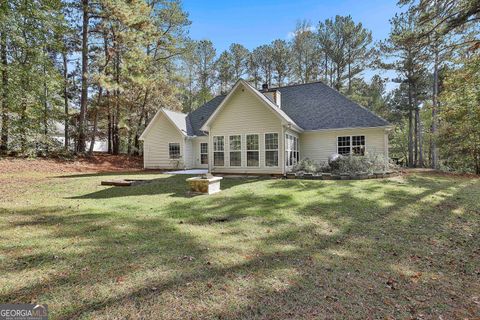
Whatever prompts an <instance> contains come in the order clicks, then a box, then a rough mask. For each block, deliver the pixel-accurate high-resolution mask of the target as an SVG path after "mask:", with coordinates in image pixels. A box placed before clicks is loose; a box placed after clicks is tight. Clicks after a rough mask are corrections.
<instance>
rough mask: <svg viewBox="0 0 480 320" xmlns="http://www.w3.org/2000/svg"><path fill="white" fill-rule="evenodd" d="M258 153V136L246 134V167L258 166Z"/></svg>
mask: <svg viewBox="0 0 480 320" xmlns="http://www.w3.org/2000/svg"><path fill="white" fill-rule="evenodd" d="M258 151H259V146H258V134H247V167H258V166H259V164H260V162H259V152H258Z"/></svg>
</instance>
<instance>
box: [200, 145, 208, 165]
mask: <svg viewBox="0 0 480 320" xmlns="http://www.w3.org/2000/svg"><path fill="white" fill-rule="evenodd" d="M202 144H206V145H207V152H202ZM198 146H199V148H200V165H208V160H209V158H210V157H209V156H208V142H200V143H199V144H198ZM204 154H206V155H207V163H202V155H204Z"/></svg>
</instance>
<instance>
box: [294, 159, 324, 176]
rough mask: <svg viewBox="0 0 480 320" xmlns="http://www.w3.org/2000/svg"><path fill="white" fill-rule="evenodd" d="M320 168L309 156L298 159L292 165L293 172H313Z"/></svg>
mask: <svg viewBox="0 0 480 320" xmlns="http://www.w3.org/2000/svg"><path fill="white" fill-rule="evenodd" d="M319 169H320V165H319V164H318V163H316V162H315V161H313V160H310V159H309V158H305V159H302V160H300V161H299V162H298V163H297V164H296V165H295V166H294V167H293V171H295V172H306V173H315V172H318V171H319Z"/></svg>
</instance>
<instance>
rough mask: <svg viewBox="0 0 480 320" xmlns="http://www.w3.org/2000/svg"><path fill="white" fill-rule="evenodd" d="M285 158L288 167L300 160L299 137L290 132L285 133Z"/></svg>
mask: <svg viewBox="0 0 480 320" xmlns="http://www.w3.org/2000/svg"><path fill="white" fill-rule="evenodd" d="M285 140H286V141H285V142H286V146H285V159H286V162H287V167H293V166H294V165H296V164H297V163H298V161H299V160H300V153H299V152H298V138H297V137H295V136H292V135H290V134H287V135H285Z"/></svg>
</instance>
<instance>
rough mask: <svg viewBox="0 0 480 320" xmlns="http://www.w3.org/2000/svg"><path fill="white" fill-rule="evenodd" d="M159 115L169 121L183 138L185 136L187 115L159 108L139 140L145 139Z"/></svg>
mask: <svg viewBox="0 0 480 320" xmlns="http://www.w3.org/2000/svg"><path fill="white" fill-rule="evenodd" d="M161 115H164V116H165V117H166V118H167V119H168V121H170V123H171V124H172V125H173V126H174V127H175V128H177V129H178V131H179V132H180V133H181V134H182V135H183V136H186V135H187V121H186V118H187V115H186V114H184V113H180V112H175V111H172V110H168V109H164V108H160V109H159V110H158V111H157V113H156V114H155V116H154V117H153V118H152V120H151V121H150V123H149V124H148V126H147V127H146V128H145V130H143V132H142V134H141V135H140V138H139V139H140V140H144V139H145V136H146V135H147V133H148V132H149V131H150V130H151V129H152V127H153V125H154V123H155V121H156V120H157V119H158V118H159V117H160V116H161Z"/></svg>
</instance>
